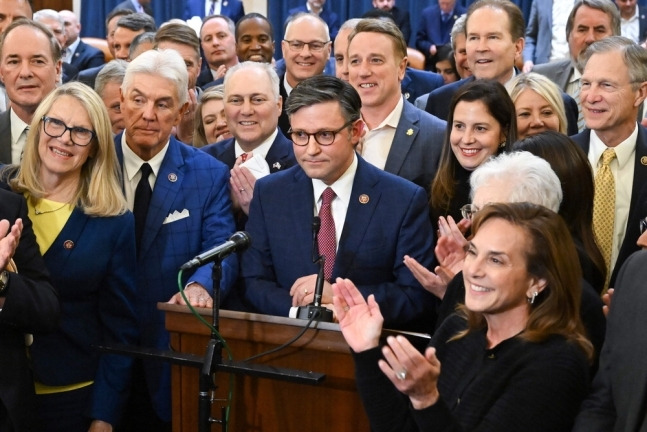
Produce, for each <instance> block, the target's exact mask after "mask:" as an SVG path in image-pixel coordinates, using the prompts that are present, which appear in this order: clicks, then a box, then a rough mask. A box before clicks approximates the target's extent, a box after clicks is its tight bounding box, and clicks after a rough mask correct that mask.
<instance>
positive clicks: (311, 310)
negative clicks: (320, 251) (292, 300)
mask: <svg viewBox="0 0 647 432" xmlns="http://www.w3.org/2000/svg"><path fill="white" fill-rule="evenodd" d="M317 262H318V263H319V273H317V282H316V283H315V292H314V301H313V302H312V303H310V304H309V305H308V306H306V307H300V308H299V313H298V314H297V318H300V319H310V318H312V317H313V316H315V314H317V315H316V316H315V317H316V319H317V320H318V321H321V322H332V319H333V315H332V311H331V310H330V309H328V308H327V307H324V306H321V296H322V294H323V286H324V281H325V278H324V264H325V263H326V257H325V256H324V255H320V256H319V259H318V260H317Z"/></svg>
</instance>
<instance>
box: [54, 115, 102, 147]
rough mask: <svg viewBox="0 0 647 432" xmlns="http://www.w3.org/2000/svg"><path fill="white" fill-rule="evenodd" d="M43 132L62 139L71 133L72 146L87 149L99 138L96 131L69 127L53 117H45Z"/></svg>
mask: <svg viewBox="0 0 647 432" xmlns="http://www.w3.org/2000/svg"><path fill="white" fill-rule="evenodd" d="M41 120H42V122H43V132H45V133H46V134H47V135H49V136H51V137H52V138H59V137H62V136H63V134H64V133H65V132H66V131H70V140H71V141H72V144H74V145H77V146H80V147H85V146H87V145H88V144H90V142H91V141H92V139H93V138H95V137H96V136H97V134H95V133H94V131H91V130H90V129H86V128H82V127H79V126H72V127H69V126H68V125H66V124H65V123H63V122H62V121H61V120H59V119H57V118H53V117H47V116H43V117H42V118H41Z"/></svg>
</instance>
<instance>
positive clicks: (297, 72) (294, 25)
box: [279, 12, 332, 134]
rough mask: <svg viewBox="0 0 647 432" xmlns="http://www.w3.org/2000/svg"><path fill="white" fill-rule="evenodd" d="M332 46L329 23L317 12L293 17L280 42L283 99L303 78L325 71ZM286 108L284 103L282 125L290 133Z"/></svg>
mask: <svg viewBox="0 0 647 432" xmlns="http://www.w3.org/2000/svg"><path fill="white" fill-rule="evenodd" d="M331 45H332V41H331V40H330V33H329V32H328V25H327V24H326V22H325V21H324V20H323V19H321V18H320V17H318V16H317V15H313V14H309V13H305V12H303V13H298V14H296V15H294V16H292V17H291V18H290V20H289V21H288V23H287V25H286V26H285V35H284V36H283V41H281V50H282V52H283V59H284V60H285V73H284V74H283V75H279V78H280V85H281V86H280V90H281V97H282V98H283V101H286V100H287V99H288V96H290V92H291V91H292V89H293V88H294V87H295V86H296V85H297V84H299V83H300V82H301V81H303V80H304V79H306V78H310V77H313V76H315V75H321V74H322V73H323V71H324V69H325V68H326V63H328V59H330V51H331ZM285 108H286V106H285V103H284V104H283V112H282V113H281V117H280V118H279V128H281V131H283V133H284V134H287V132H288V129H290V121H289V119H288V115H287V113H286V112H285Z"/></svg>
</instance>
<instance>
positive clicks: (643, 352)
mask: <svg viewBox="0 0 647 432" xmlns="http://www.w3.org/2000/svg"><path fill="white" fill-rule="evenodd" d="M646 278H647V250H644V249H643V250H642V251H639V252H635V253H634V254H633V255H631V256H630V257H629V259H628V260H627V261H626V262H625V264H624V265H623V266H622V269H621V270H620V274H619V276H618V280H617V283H616V290H615V293H614V295H613V301H612V302H611V307H610V312H609V316H608V317H607V334H606V339H605V341H604V345H603V346H602V353H601V355H600V368H599V369H598V373H597V375H596V376H595V379H594V380H593V385H592V389H591V393H590V394H589V396H588V398H587V399H586V400H585V401H584V403H583V404H582V409H581V411H580V413H579V415H578V416H577V419H576V421H575V427H574V428H573V432H608V431H617V432H620V431H622V432H639V431H640V432H645V431H647V387H646V386H645V382H647V367H646V366H647V363H646V362H645V358H646V357H647V338H645V335H644V333H643V332H642V331H641V330H642V329H644V328H645V327H647V314H645V308H646V307H647V290H645V279H646Z"/></svg>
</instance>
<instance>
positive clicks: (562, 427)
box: [333, 203, 592, 432]
mask: <svg viewBox="0 0 647 432" xmlns="http://www.w3.org/2000/svg"><path fill="white" fill-rule="evenodd" d="M472 229H473V231H474V237H473V239H472V240H471V241H470V243H469V246H468V253H467V257H466V260H465V266H464V272H463V274H464V280H465V286H466V297H465V306H464V307H463V310H462V312H463V313H462V314H461V315H456V316H454V317H452V318H450V319H448V320H446V321H445V322H444V323H443V325H442V326H441V328H440V329H439V330H438V331H437V332H436V333H435V334H434V337H433V338H432V340H431V343H430V346H429V347H428V348H427V350H426V352H425V353H424V355H423V354H421V353H420V352H418V351H417V350H416V349H415V348H414V347H413V346H412V345H411V344H410V343H409V342H408V341H407V339H406V338H404V337H403V336H398V337H389V338H388V339H387V345H386V346H384V347H382V349H380V348H379V338H380V333H381V327H382V317H381V314H380V312H379V307H378V305H377V303H376V302H375V300H374V299H373V298H372V297H369V298H368V303H367V302H366V301H364V299H363V297H362V296H361V294H360V293H359V292H358V291H357V289H356V288H355V287H354V286H353V284H352V282H350V281H348V280H341V279H338V281H337V283H336V284H335V285H334V286H333V291H334V293H335V297H334V299H333V302H334V306H335V312H336V314H337V317H338V318H339V323H340V327H341V330H342V333H343V334H344V337H345V338H346V341H347V342H348V344H349V345H350V347H351V348H352V349H353V351H354V352H355V360H356V377H357V388H358V390H359V393H360V396H361V397H362V400H363V403H364V407H365V409H366V411H367V414H368V417H369V420H370V422H371V427H372V429H373V430H374V431H377V432H380V431H398V432H402V431H443V432H445V431H462V430H465V431H479V432H480V431H493V432H494V431H496V432H502V431H503V432H506V431H552V432H560V431H570V428H571V426H572V422H573V419H574V417H575V415H576V413H577V410H578V408H579V405H580V402H581V400H582V398H583V397H584V396H585V395H586V391H587V387H588V362H587V358H590V355H591V351H592V348H591V344H590V343H589V342H588V340H586V338H585V337H584V336H583V330H582V324H581V322H580V319H579V316H578V308H579V298H578V295H579V290H574V289H571V287H572V286H575V285H576V284H579V283H580V281H579V279H580V270H579V265H578V258H577V252H576V251H575V246H574V245H573V242H572V240H570V235H569V233H568V229H567V227H566V226H565V224H564V222H563V220H562V219H561V217H559V216H558V215H557V214H556V213H554V212H552V211H551V210H548V209H546V208H544V207H542V206H537V205H533V204H528V203H516V204H491V205H487V206H485V208H483V209H482V210H481V211H479V212H478V213H477V214H476V216H475V218H474V221H473V224H472ZM382 356H383V358H381V357H382ZM441 365H442V368H441Z"/></svg>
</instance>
